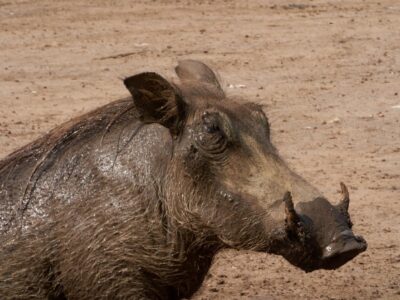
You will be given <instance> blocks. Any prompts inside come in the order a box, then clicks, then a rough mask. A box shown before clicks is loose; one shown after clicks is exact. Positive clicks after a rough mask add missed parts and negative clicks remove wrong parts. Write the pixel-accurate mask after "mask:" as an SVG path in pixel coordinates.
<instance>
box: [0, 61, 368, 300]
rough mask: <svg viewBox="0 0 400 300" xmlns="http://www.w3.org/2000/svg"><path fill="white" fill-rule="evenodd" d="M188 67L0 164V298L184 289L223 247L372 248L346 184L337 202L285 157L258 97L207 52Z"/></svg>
mask: <svg viewBox="0 0 400 300" xmlns="http://www.w3.org/2000/svg"><path fill="white" fill-rule="evenodd" d="M176 72H177V74H178V77H179V78H180V83H179V84H173V83H170V82H168V81H167V80H165V79H164V78H162V77H161V76H160V75H158V74H155V73H141V74H138V75H135V76H132V77H129V78H127V79H125V80H124V84H125V86H126V87H127V88H128V90H129V91H130V93H131V94H132V98H128V99H123V100H119V101H116V102H113V103H111V104H109V105H106V106H104V107H102V108H100V109H98V110H96V111H94V112H91V113H89V114H87V115H85V116H82V117H80V118H78V119H75V120H72V121H71V122H69V123H67V124H64V125H63V126H61V127H59V128H57V129H55V130H53V131H52V132H50V133H49V134H48V135H47V136H45V137H44V138H42V139H39V140H37V141H35V142H33V143H32V144H30V145H28V146H26V147H24V148H22V149H21V150H19V151H17V152H15V153H13V154H11V155H10V156H8V157H7V158H5V159H4V160H3V161H1V162H0V233H1V234H0V245H1V246H0V299H12V298H15V299H35V298H36V299H43V298H49V299H96V298H128V299H129V298H130V299H141V298H146V299H179V298H182V297H190V296H191V295H192V294H193V293H194V292H195V291H196V290H197V289H198V288H199V286H200V285H201V283H202V281H203V279H204V276H205V274H206V272H207V270H208V269H209V267H210V264H211V261H212V258H213V256H214V255H215V254H216V252H217V251H219V250H220V249H223V248H235V249H251V250H255V251H262V252H267V253H275V254H279V255H282V256H284V257H285V258H286V259H287V260H288V261H289V262H291V263H292V264H294V265H296V266H298V267H300V268H302V269H303V270H305V271H312V270H316V269H321V268H322V269H335V268H338V267H339V266H341V265H343V264H344V263H346V262H347V261H348V260H350V259H352V258H353V257H355V256H356V255H357V254H358V253H360V252H362V251H364V250H365V249H366V242H365V241H364V240H363V239H362V238H361V237H356V236H355V235H353V233H352V230H351V221H350V217H349V215H348V212H347V210H348V204H349V198H348V192H347V189H346V187H345V185H343V184H342V193H343V199H342V201H341V202H340V203H339V204H338V205H336V206H335V205H332V204H330V203H329V202H328V201H327V200H326V198H325V197H324V196H323V195H322V194H321V193H320V192H319V191H318V190H317V189H315V188H314V187H313V186H311V185H310V184H309V183H308V182H306V181H305V180H304V179H302V178H301V177H299V176H298V175H296V174H294V173H293V172H292V171H291V170H289V169H288V167H287V166H286V164H285V163H284V162H283V161H282V159H281V158H280V157H279V155H278V153H277V151H276V150H275V148H274V147H273V146H272V144H271V142H270V136H269V135H270V133H269V124H268V120H267V118H266V116H265V115H264V113H263V111H262V110H261V108H260V107H259V106H258V105H256V104H252V103H246V102H245V101H244V99H243V101H240V102H236V101H234V100H233V99H230V98H229V97H227V96H226V95H225V93H224V92H223V90H222V89H221V86H220V84H219V83H218V80H217V79H216V77H215V75H214V73H213V72H212V71H211V70H210V69H209V68H208V67H207V66H206V65H204V64H203V63H200V62H197V61H190V60H187V61H182V62H180V64H179V65H178V67H177V68H176ZM292 198H293V200H294V202H295V203H296V205H295V206H294V203H293V200H292Z"/></svg>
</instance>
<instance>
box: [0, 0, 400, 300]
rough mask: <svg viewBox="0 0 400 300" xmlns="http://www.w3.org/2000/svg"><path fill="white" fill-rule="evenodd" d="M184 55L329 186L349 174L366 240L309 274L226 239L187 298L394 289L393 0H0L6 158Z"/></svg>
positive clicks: (397, 103) (397, 276)
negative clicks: (217, 79)
mask: <svg viewBox="0 0 400 300" xmlns="http://www.w3.org/2000/svg"><path fill="white" fill-rule="evenodd" d="M182 58H196V59H201V60H204V61H206V62H208V63H209V64H211V65H212V66H213V67H214V68H216V69H218V70H219V73H220V75H221V77H222V78H223V79H224V85H225V87H226V89H227V90H228V93H230V94H233V95H241V96H242V97H243V99H246V100H253V101H256V102H259V103H262V104H263V105H264V108H265V111H266V113H267V114H268V115H269V117H270V122H271V124H272V129H273V132H272V136H273V141H274V143H275V145H276V146H277V147H278V149H280V152H281V154H282V156H283V157H284V158H285V159H286V160H287V162H288V164H289V165H290V166H291V167H292V168H293V169H295V170H296V171H297V172H298V173H300V174H301V175H303V176H304V177H305V178H307V179H308V180H309V181H310V182H312V183H313V184H314V185H316V186H318V187H319V188H320V190H322V191H324V192H325V194H326V195H327V196H328V197H329V198H330V199H338V198H339V194H338V188H339V181H341V180H342V181H344V182H346V183H348V185H349V188H350V192H351V196H352V203H351V214H352V217H353V221H354V223H355V231H356V232H357V233H359V234H362V235H364V237H365V238H366V239H367V240H368V242H369V248H368V251H367V252H365V253H363V254H362V255H360V256H358V257H357V258H356V259H355V260H353V261H351V262H350V263H348V264H347V265H345V266H344V267H342V268H341V269H339V270H336V271H316V272H313V273H310V274H306V273H304V272H302V271H300V270H298V269H296V268H295V267H293V266H291V265H290V264H289V263H287V262H286V261H285V260H283V259H282V258H280V257H274V256H272V255H267V254H259V253H251V252H235V251H227V252H224V253H221V254H220V255H219V256H218V257H217V258H216V260H215V263H214V265H213V267H212V269H211V271H210V273H209V275H208V277H207V280H206V281H205V283H204V285H203V287H202V289H201V290H200V291H199V292H198V293H197V294H196V295H195V297H194V299H378V298H381V299H400V283H399V281H400V243H399V239H400V224H399V222H400V122H399V120H400V95H399V94H400V2H399V1H398V0H381V1H357V0H342V1H339V0H337V1H333V0H332V1H322V0H314V1H306V0H304V1H302V2H298V1H295V0H293V1H286V0H284V1H260V0H259V1H245V0H237V1H185V0H181V1H158V0H154V1H133V0H132V1H103V0H96V1H71V0H69V1H50V0H47V1H43V0H35V1H13V0H0V83H1V85H0V157H4V156H5V155H7V154H8V153H10V152H11V151H13V150H15V149H17V148H19V147H21V146H23V145H24V144H26V143H27V142H29V141H32V140H33V139H35V138H37V137H39V136H41V135H43V134H44V133H46V132H47V131H48V130H49V129H51V128H52V127H54V126H55V125H57V124H60V123H61V122H64V121H66V120H68V119H70V118H71V117H73V116H77V115H79V114H82V113H83V112H86V111H88V110H91V109H93V108H95V107H98V106H100V105H102V104H105V103H108V102H110V101H112V100H114V99H116V98H120V97H123V96H127V95H128V93H127V91H126V90H125V89H124V88H123V85H122V82H121V78H123V77H124V76H128V75H132V74H134V73H137V72H139V71H143V70H156V71H159V72H161V73H162V74H164V75H167V76H173V73H172V69H173V66H174V65H175V64H176V61H177V60H178V59H182Z"/></svg>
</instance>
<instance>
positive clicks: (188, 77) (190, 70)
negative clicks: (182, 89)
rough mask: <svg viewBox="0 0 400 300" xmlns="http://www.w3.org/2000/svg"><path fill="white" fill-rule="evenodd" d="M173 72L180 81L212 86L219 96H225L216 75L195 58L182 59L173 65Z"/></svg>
mask: <svg viewBox="0 0 400 300" xmlns="http://www.w3.org/2000/svg"><path fill="white" fill-rule="evenodd" d="M175 72H176V74H177V75H178V77H179V79H180V80H181V81H191V82H200V83H203V84H207V85H210V86H213V87H214V88H215V89H216V91H217V92H218V94H219V95H220V96H221V98H224V97H225V93H224V91H223V90H222V88H221V85H220V83H219V81H218V79H217V76H216V75H215V73H214V72H213V70H211V68H210V67H208V66H207V65H206V64H204V63H202V62H200V61H197V60H191V59H187V60H182V61H179V62H178V65H177V66H176V67H175Z"/></svg>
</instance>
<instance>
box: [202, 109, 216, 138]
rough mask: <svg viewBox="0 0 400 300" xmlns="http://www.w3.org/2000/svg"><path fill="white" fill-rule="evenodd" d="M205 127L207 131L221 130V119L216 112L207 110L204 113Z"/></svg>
mask: <svg viewBox="0 0 400 300" xmlns="http://www.w3.org/2000/svg"><path fill="white" fill-rule="evenodd" d="M202 120H203V128H204V131H205V132H207V133H215V132H218V131H220V126H219V120H218V116H217V115H216V113H210V112H205V113H203V115H202Z"/></svg>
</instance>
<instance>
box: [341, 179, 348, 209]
mask: <svg viewBox="0 0 400 300" xmlns="http://www.w3.org/2000/svg"><path fill="white" fill-rule="evenodd" d="M340 189H341V190H342V199H341V200H340V203H339V207H340V208H341V209H342V210H344V211H346V212H347V211H348V210H349V204H350V196H349V190H348V189H347V186H346V185H345V184H344V183H343V182H341V183H340Z"/></svg>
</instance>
